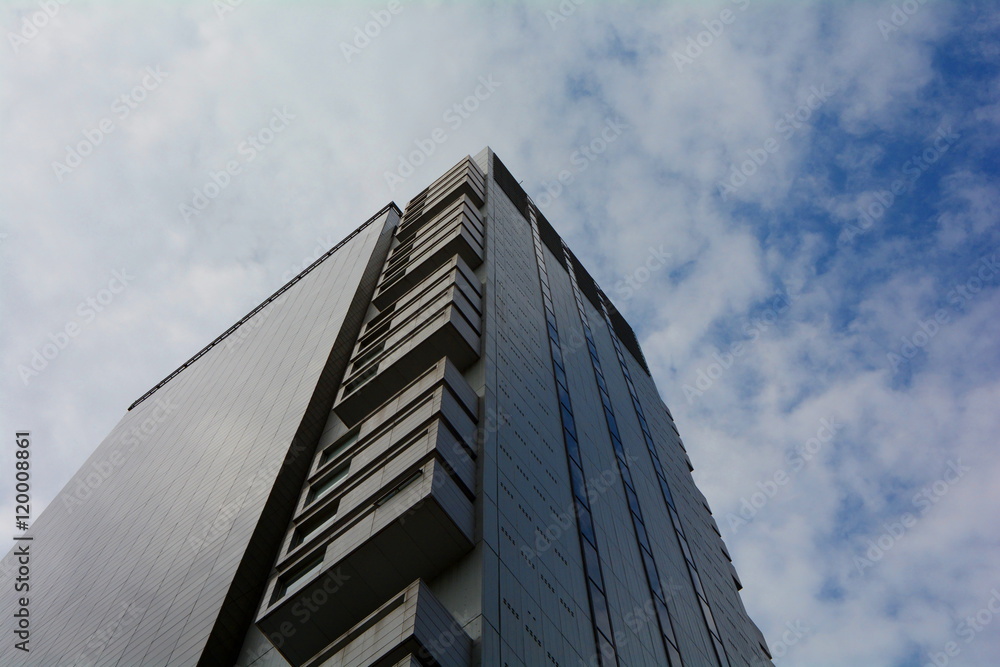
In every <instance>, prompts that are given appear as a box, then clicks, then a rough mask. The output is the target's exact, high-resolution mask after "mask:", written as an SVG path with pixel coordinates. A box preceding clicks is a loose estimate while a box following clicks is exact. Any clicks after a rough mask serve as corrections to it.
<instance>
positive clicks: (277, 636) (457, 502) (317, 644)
mask: <svg viewBox="0 0 1000 667" xmlns="http://www.w3.org/2000/svg"><path fill="white" fill-rule="evenodd" d="M386 487H387V488H388V491H385V492H383V493H382V495H381V496H379V497H378V498H377V499H376V500H375V502H374V503H372V504H371V506H370V507H369V509H368V511H367V512H365V513H364V515H363V516H361V517H359V518H358V520H356V521H354V522H353V523H352V525H350V526H349V527H347V528H346V529H345V530H344V531H343V532H342V533H340V534H339V535H337V536H336V538H335V539H333V541H331V542H329V543H328V544H325V545H322V546H320V547H318V548H316V549H314V550H312V551H311V552H310V553H309V554H308V555H304V556H303V557H302V558H299V559H297V561H296V563H295V564H294V565H293V566H290V567H289V568H288V569H287V571H285V572H281V573H279V575H278V576H276V577H275V578H273V579H272V581H271V582H270V584H269V586H268V590H267V593H266V597H265V599H266V600H270V603H269V604H268V606H267V607H266V608H265V609H264V610H263V612H262V613H261V614H260V616H259V617H258V619H257V626H258V627H259V628H260V629H261V631H262V632H264V634H266V635H268V637H270V638H271V639H272V643H274V644H275V646H276V648H277V649H278V651H279V652H280V653H281V654H282V655H283V656H284V658H285V659H286V660H287V661H289V662H290V663H291V664H292V665H296V666H298V665H303V664H305V663H306V661H308V660H310V659H311V658H313V656H315V655H316V654H317V653H319V652H320V651H322V650H323V649H324V648H326V647H329V646H330V645H331V644H333V643H334V642H336V641H337V640H338V638H340V637H341V635H343V634H344V633H345V632H347V631H348V630H349V629H350V628H351V626H353V625H355V624H356V623H357V619H359V618H365V617H366V616H368V615H369V614H371V613H373V612H375V611H376V610H377V609H378V608H379V606H380V605H382V604H383V603H384V602H385V601H386V600H388V599H390V597H391V596H393V595H395V594H396V593H397V592H398V591H399V590H400V589H401V588H403V587H405V586H407V583H408V582H412V581H413V580H414V579H419V578H427V579H429V578H432V577H434V576H436V575H437V574H438V573H440V572H441V571H443V570H444V569H445V568H446V567H448V566H449V565H451V564H452V563H454V562H455V561H456V560H457V559H458V558H460V557H461V556H463V555H464V554H466V553H468V552H469V551H470V550H471V549H472V546H473V530H474V525H475V517H474V514H473V505H472V500H471V499H470V498H469V497H468V496H467V495H466V494H465V493H464V492H463V491H462V490H461V489H460V487H459V485H458V483H456V481H455V480H454V479H453V478H452V476H451V475H450V474H449V472H448V470H447V468H446V466H445V465H444V464H443V463H442V461H441V460H440V459H439V458H437V457H434V458H431V459H429V460H425V461H423V462H422V463H420V464H419V467H416V468H413V469H412V470H410V471H407V472H405V473H404V474H403V475H400V476H398V477H397V478H394V480H393V481H392V482H390V483H389V484H387V485H386ZM285 637H288V638H292V637H293V639H289V641H283V640H282V639H281V638H285ZM279 644H280V645H279ZM313 664H318V663H313ZM388 664H392V663H388Z"/></svg>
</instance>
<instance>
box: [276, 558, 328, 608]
mask: <svg viewBox="0 0 1000 667" xmlns="http://www.w3.org/2000/svg"><path fill="white" fill-rule="evenodd" d="M322 567H323V554H320V555H318V556H316V558H314V559H313V560H311V561H309V563H308V564H307V565H305V566H304V567H303V568H302V569H301V570H299V571H298V572H296V573H294V574H290V575H287V576H285V577H283V578H282V579H279V580H278V585H277V586H275V588H274V597H272V598H271V602H272V603H274V602H277V601H278V600H280V599H281V598H283V597H285V596H286V595H291V594H292V593H294V592H296V591H298V590H300V589H301V588H303V587H304V586H305V585H306V584H307V583H309V577H311V576H312V575H314V574H316V573H317V572H319V570H320V569H321V568H322Z"/></svg>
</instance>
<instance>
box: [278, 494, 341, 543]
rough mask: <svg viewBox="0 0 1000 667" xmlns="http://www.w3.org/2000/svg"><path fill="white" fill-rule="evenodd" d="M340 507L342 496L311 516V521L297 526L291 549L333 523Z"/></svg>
mask: <svg viewBox="0 0 1000 667" xmlns="http://www.w3.org/2000/svg"><path fill="white" fill-rule="evenodd" d="M339 509H340V498H337V499H335V500H334V501H333V502H331V503H330V504H329V505H327V506H326V507H324V508H323V509H321V510H320V511H319V512H317V513H316V514H315V515H314V516H312V517H310V519H309V521H307V522H305V523H303V524H302V525H301V526H299V527H298V528H296V529H295V535H294V536H293V537H292V543H291V544H290V545H289V547H288V549H289V551H291V550H292V549H294V548H295V547H297V546H299V545H300V544H302V543H303V542H305V541H306V540H308V539H309V538H311V537H312V536H313V535H315V534H317V533H319V532H321V531H323V530H324V529H326V528H329V527H330V526H331V525H333V522H334V521H336V519H337V511H338V510H339Z"/></svg>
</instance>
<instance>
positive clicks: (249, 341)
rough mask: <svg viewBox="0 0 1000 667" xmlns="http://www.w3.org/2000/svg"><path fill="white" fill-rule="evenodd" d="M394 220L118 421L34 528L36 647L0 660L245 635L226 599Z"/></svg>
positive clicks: (246, 563) (160, 660) (39, 659)
mask: <svg viewBox="0 0 1000 667" xmlns="http://www.w3.org/2000/svg"><path fill="white" fill-rule="evenodd" d="M388 215H389V213H388V212H387V213H383V214H382V215H381V216H380V217H379V219H378V220H374V221H372V224H369V225H367V226H366V227H365V228H364V229H363V230H362V231H361V232H360V233H358V234H357V235H356V236H354V238H352V239H351V240H350V241H349V242H348V243H346V244H345V245H344V246H343V247H341V248H340V249H339V250H338V251H337V252H335V253H334V254H332V255H331V256H329V257H328V258H327V259H326V260H325V261H323V262H322V263H320V264H319V265H317V266H316V267H315V268H314V269H313V270H312V271H310V272H309V273H308V275H305V276H304V277H302V278H301V279H300V280H298V281H297V282H296V283H295V284H294V285H293V286H292V287H290V288H289V289H288V290H287V291H284V292H283V293H282V294H281V295H280V296H278V297H277V298H276V299H275V300H274V301H273V302H272V303H271V304H270V305H269V307H268V308H267V309H263V310H261V311H258V312H257V313H256V314H255V315H253V317H251V318H250V319H248V320H246V321H245V322H244V323H243V325H242V326H244V327H247V330H248V331H249V332H250V333H249V334H248V335H247V336H246V337H245V338H242V339H239V340H238V342H237V341H236V340H235V339H230V341H229V342H230V343H232V344H230V345H227V344H226V342H225V341H221V342H220V343H218V344H216V345H215V346H213V347H211V348H210V349H208V350H207V351H206V352H205V353H204V354H203V355H202V356H200V357H199V358H198V359H197V360H196V361H194V362H193V363H192V364H191V365H190V366H188V367H187V368H185V369H184V370H183V372H180V373H178V374H176V375H175V376H173V377H172V378H171V379H170V381H169V382H167V383H166V384H164V385H163V386H161V387H160V388H159V389H158V390H157V391H156V392H155V393H154V394H152V395H150V396H149V398H147V399H146V400H145V401H143V402H141V403H139V404H138V405H136V406H135V407H134V409H132V410H131V411H130V412H128V413H127V414H126V415H125V416H124V417H123V419H122V420H121V421H120V422H119V424H118V425H117V426H116V427H115V428H114V429H113V430H112V432H111V434H110V435H109V436H108V437H107V438H106V439H105V440H104V441H103V442H102V444H101V445H100V446H99V447H98V448H97V450H96V451H95V452H94V454H93V455H92V456H91V457H90V458H89V459H88V461H87V463H86V464H85V465H84V467H83V468H82V469H81V470H80V471H79V472H78V473H77V474H76V475H75V476H74V477H73V479H71V480H70V482H69V483H68V484H67V486H66V487H65V489H64V490H63V493H62V494H61V495H60V497H59V498H57V499H56V500H55V501H54V502H53V503H51V504H50V506H49V507H48V508H47V509H46V511H45V512H43V513H42V515H41V516H40V517H39V518H38V520H37V521H36V522H35V524H34V526H33V527H32V529H31V531H29V535H37V536H38V539H37V540H36V541H35V542H34V553H33V554H32V556H33V560H32V582H31V585H32V589H31V591H30V592H31V599H32V614H33V620H34V623H33V634H32V648H33V650H32V652H31V653H30V654H29V655H25V654H24V653H22V652H20V651H16V650H15V649H14V648H13V646H12V644H11V643H5V644H3V645H2V646H0V663H3V664H4V665H22V664H28V665H39V664H43V665H55V664H58V663H59V662H60V660H64V659H67V658H68V659H71V660H72V659H77V660H78V661H85V660H86V661H93V662H97V661H101V662H102V663H107V664H115V663H117V664H120V665H131V664H143V665H166V664H193V663H194V662H197V660H198V657H199V655H200V654H201V653H202V652H203V651H205V650H206V647H207V648H208V649H210V650H213V651H225V650H228V648H227V647H231V646H232V641H233V637H236V636H237V635H240V636H241V635H242V633H243V628H228V629H227V628H223V627H222V625H220V621H226V620H227V618H228V617H224V616H220V613H221V612H222V611H223V602H224V600H227V599H228V597H227V596H228V594H229V593H230V592H233V591H231V590H230V586H231V583H232V582H233V581H234V578H235V577H236V576H237V573H238V571H239V569H240V567H252V566H253V564H254V558H253V555H251V554H248V553H246V549H247V545H249V544H250V543H251V541H252V540H253V539H254V538H255V536H257V538H260V539H263V538H266V534H265V533H266V528H265V529H263V530H264V531H265V532H264V533H257V532H255V531H257V527H258V523H259V521H258V520H259V518H260V516H261V515H262V513H263V512H264V509H265V504H266V503H267V501H268V499H269V498H271V497H272V488H273V485H274V483H275V480H276V478H277V477H278V475H279V473H280V472H281V471H282V470H283V469H284V468H285V466H284V465H283V464H284V463H286V459H287V457H288V455H289V452H290V451H291V447H292V441H293V437H294V436H295V434H296V432H297V431H298V430H299V428H300V426H301V425H302V423H303V419H304V417H305V416H306V410H307V407H308V406H309V405H310V401H311V400H312V398H313V395H314V392H315V390H316V386H317V383H318V382H319V379H320V376H321V372H322V371H323V370H324V366H325V364H326V360H327V358H328V357H329V355H330V351H331V349H332V348H333V347H334V342H335V340H336V338H337V335H338V332H339V331H340V329H341V325H342V323H343V322H344V320H345V318H346V317H347V315H348V309H349V306H350V305H351V303H352V301H353V297H354V296H355V290H356V288H357V286H358V285H359V284H360V282H361V279H362V274H363V273H364V272H365V270H366V268H367V267H368V263H369V262H368V260H369V258H370V257H371V256H372V253H373V250H374V249H375V246H376V244H377V242H378V241H379V238H380V235H381V232H382V231H383V224H384V223H386V222H387V220H388V217H387V216H388ZM393 215H394V214H393ZM394 221H395V219H393V222H394ZM252 327H255V328H252ZM143 431H145V432H143ZM296 456H297V457H301V455H300V454H296ZM307 456H308V454H307ZM78 496H79V497H78ZM10 558H11V555H10V554H8V556H7V558H6V559H5V560H6V561H9V559H10ZM263 558H264V560H265V561H266V560H268V559H269V557H268V556H263ZM266 567H267V564H265V571H266ZM6 571H7V570H6V569H5V572H6ZM10 576H11V575H9V574H4V575H3V577H2V581H3V587H4V588H12V583H11V580H10ZM14 602H15V601H14V600H13V599H12V598H11V597H10V596H6V597H4V599H3V600H2V601H0V609H2V613H3V614H4V615H9V614H11V613H13V609H12V608H11V605H12V604H13V603H14ZM130 603H131V604H134V605H135V608H136V609H138V610H140V611H137V612H136V613H135V614H133V615H131V616H130V617H129V618H128V619H127V621H124V622H123V621H122V620H121V618H122V605H128V604H130ZM237 613H238V612H237ZM109 628H110V630H109ZM213 628H215V629H216V631H217V639H216V640H213V641H215V642H216V643H217V644H218V645H217V646H215V645H210V643H209V638H210V633H211V632H212V631H213ZM102 631H104V632H108V631H110V632H111V634H112V641H110V642H95V641H93V638H94V637H95V636H98V634H99V633H101V632H102ZM116 637H121V638H122V640H118V641H114V639H115V638H116ZM238 645H239V644H238V643H236V644H235V646H236V647H238Z"/></svg>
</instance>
